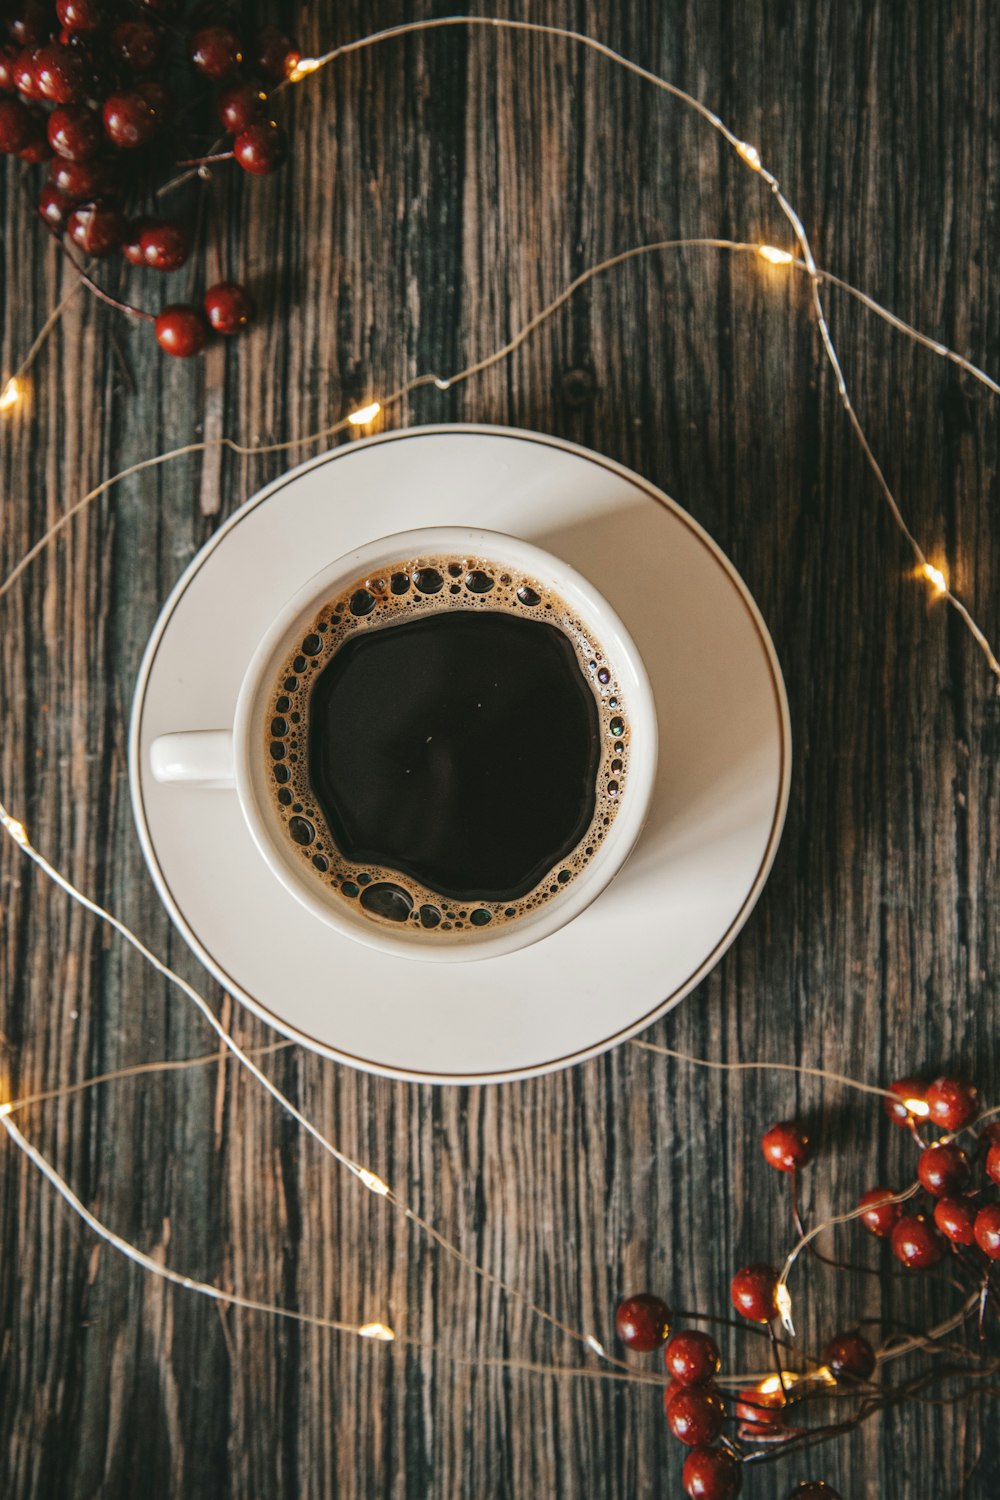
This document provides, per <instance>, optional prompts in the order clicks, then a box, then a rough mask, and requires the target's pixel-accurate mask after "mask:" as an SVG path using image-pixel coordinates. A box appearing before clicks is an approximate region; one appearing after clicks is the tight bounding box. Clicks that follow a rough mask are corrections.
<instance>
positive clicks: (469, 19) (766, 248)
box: [0, 16, 1000, 691]
mask: <svg viewBox="0 0 1000 1500" xmlns="http://www.w3.org/2000/svg"><path fill="white" fill-rule="evenodd" d="M455 26H463V27H466V28H472V29H475V28H480V29H481V28H483V27H488V28H492V29H493V30H494V31H507V32H522V33H529V34H533V35H539V36H548V37H557V38H560V39H562V40H565V41H570V42H573V43H576V44H578V45H579V46H582V47H584V48H587V49H589V50H591V51H593V52H595V53H597V54H598V55H599V56H601V57H603V58H605V59H607V60H608V61H610V62H612V63H613V64H615V66H617V67H620V68H623V69H624V70H625V71H627V72H630V73H632V74H634V75H635V76H636V77H638V78H641V79H642V80H643V81H644V82H647V83H650V84H652V85H653V86H654V87H655V88H657V89H659V90H661V91H662V92H664V93H666V94H668V95H670V96H671V97H672V98H674V99H676V100H677V101H678V102H679V103H680V104H682V105H683V106H684V107H686V108H688V109H691V110H693V111H694V112H695V113H696V114H698V115H699V116H700V117H701V118H702V119H703V120H704V121H705V122H706V123H707V124H708V125H709V126H711V128H712V129H713V130H715V131H716V132H717V133H718V134H719V135H720V136H721V137H722V138H723V140H725V141H726V143H727V144H728V145H729V146H730V147H731V148H732V149H733V151H734V152H735V153H736V155H737V156H738V157H739V159H740V160H741V161H742V162H743V163H744V164H745V166H746V167H747V168H748V169H749V170H750V171H751V172H753V173H755V174H756V175H757V176H758V177H759V178H760V179H761V181H762V182H763V183H764V184H765V185H766V186H767V187H768V189H769V190H770V191H771V193H772V195H773V197H774V200H775V202H776V203H777V205H778V207H779V209H780V210H781V213H782V214H783V215H784V217H785V219H786V220H787V222H788V224H789V226H790V227H791V229H792V232H793V234H794V236H795V239H796V241H797V243H798V245H799V248H800V251H801V255H802V263H801V264H802V269H804V270H805V272H806V273H807V275H808V277H809V280H810V289H811V298H812V304H813V311H814V314H815V318H816V323H817V327H818V329H819V332H820V337H821V340H822V344H823V349H824V353H825V355H826V358H827V361H828V363H829V365H830V367H831V369H832V371H833V375H834V379H835V382H836V386H837V391H838V394H839V396H840V399H841V403H842V405H843V407H844V410H845V412H846V414H847V417H848V420H849V422H850V425H851V428H852V430H853V432H854V435H855V438H856V440H857V442H858V444H859V446H860V448H861V450H862V453H863V454H864V457H865V461H866V463H867V464H868V467H869V468H870V470H871V472H872V474H873V476H874V478H875V481H876V484H877V486H878V488H879V490H880V491H881V493H882V497H883V499H884V501H885V503H886V505H887V506H888V508H889V511H890V514H891V516H892V519H893V521H894V523H895V525H896V527H897V529H898V530H899V531H900V532H901V534H902V536H903V537H904V539H905V541H906V543H907V545H908V546H909V548H910V551H911V553H912V555H913V558H914V561H915V564H916V569H915V573H914V576H915V577H917V578H922V579H924V581H926V582H928V583H929V584H930V585H931V587H932V590H933V592H934V595H935V596H936V597H939V598H943V599H945V600H946V602H947V603H948V604H949V605H950V606H951V608H953V609H954V610H955V611H956V613H957V614H958V616H959V618H960V619H961V621H962V623H963V624H964V625H965V627H966V629H967V630H968V631H969V633H970V635H971V636H972V638H973V640H974V641H975V642H976V644H977V645H978V647H979V648H980V650H981V651H982V653H983V656H984V657H985V659H986V663H987V666H988V667H989V669H990V671H991V672H992V673H993V675H994V677H995V678H996V679H997V689H998V691H1000V660H998V658H997V656H996V654H995V653H994V651H993V648H992V646H991V644H990V642H989V639H988V638H987V636H986V634H985V633H984V631H983V630H982V628H981V627H980V626H979V625H978V623H977V622H976V620H975V619H974V617H973V616H972V614H971V612H970V611H969V609H968V607H967V606H966V605H965V604H964V603H963V602H962V601H961V599H959V597H958V596H957V595H956V594H955V593H954V592H953V591H952V589H951V587H950V585H949V583H948V581H947V579H946V578H945V575H944V574H943V573H942V572H941V570H940V569H939V568H937V567H935V566H934V565H933V564H931V563H930V561H929V560H928V558H927V556H926V555H925V553H924V550H923V548H922V546H921V544H920V542H919V541H918V540H917V538H916V536H915V535H914V534H913V532H912V531H911V530H910V527H909V526H908V524H907V522H906V520H905V518H904V516H903V513H902V511H901V509H900V506H899V504H898V502H897V500H896V497H895V495H894V493H893V491H892V488H891V486H890V485H889V482H888V480H887V479H886V476H885V473H884V471H883V469H882V467H881V465H880V463H879V462H878V459H877V458H876V456H875V453H874V451H873V449H872V447H871V444H870V443H869V440H868V437H867V434H866V433H865V430H864V428H863V426H862V424H861V421H860V418H859V417H858V414H857V411H856V408H855V406H854V403H853V401H852V398H851V395H850V392H849V390H848V387H847V382H846V379H845V377H844V372H843V368H842V366H841V363H840V357H839V355H838V352H837V349H836V346H835V344H834V342H833V336H832V334H831V331H830V327H829V323H828V321H827V317H826V310H825V306H824V303H823V299H822V297H821V295H820V285H821V284H822V283H823V282H824V281H828V282H830V283H831V284H834V283H835V284H837V285H839V286H840V287H842V288H843V289H844V290H845V291H848V292H850V293H851V294H852V295H856V296H857V297H858V299H859V301H861V303H862V304H863V305H864V306H866V307H868V308H869V309H870V310H872V311H878V312H879V315H880V316H885V317H886V320H887V321H889V322H891V323H893V325H894V326H895V327H896V328H898V329H899V330H900V331H901V332H905V333H907V334H908V335H909V336H910V337H914V338H915V339H916V340H917V342H918V343H920V344H922V345H924V346H925V347H927V348H929V349H931V350H932V351H933V352H935V353H937V354H939V355H940V356H942V357H944V358H949V359H952V360H953V361H954V362H955V363H957V364H959V365H960V366H962V367H963V368H965V369H967V370H969V372H970V373H972V372H975V373H976V377H977V378H980V379H982V380H983V383H984V384H986V385H987V387H988V388H989V389H991V390H992V391H993V392H994V393H996V392H997V391H998V390H1000V387H998V385H997V382H995V381H994V380H992V378H991V377H989V376H985V374H984V372H982V371H977V370H976V367H975V366H973V365H972V364H971V362H970V361H967V360H965V359H964V358H963V357H962V356H961V355H958V354H955V353H954V351H951V350H949V349H947V348H946V346H945V345H943V344H941V343H940V342H939V341H938V340H935V339H931V338H930V337H928V336H927V335H923V334H919V333H918V332H917V331H916V330H914V329H912V328H911V327H910V325H908V324H906V323H905V322H904V321H903V320H902V319H899V318H896V317H895V315H894V314H891V313H888V312H887V310H885V309H881V308H878V306H877V304H875V303H874V299H872V298H870V297H868V296H867V295H866V294H865V293H861V292H858V291H857V289H855V288H852V287H850V286H849V285H848V284H847V283H846V282H843V281H841V280H840V279H839V278H836V277H832V276H830V275H828V274H827V273H825V272H823V271H822V270H821V269H820V268H819V267H818V266H817V264H816V261H815V258H814V256H813V251H812V247H811V244H810V241H809V238H808V235H807V234H806V231H805V227H804V225H803V223H802V220H801V218H800V217H799V215H798V213H797V212H796V210H795V209H794V208H793V206H792V204H791V202H790V201H789V200H788V199H787V198H786V197H785V195H784V193H783V192H782V190H781V186H780V184H779V182H778V179H777V178H776V177H775V176H774V174H773V173H772V172H771V171H769V170H768V168H767V167H765V166H764V163H763V161H762V159H761V155H760V152H759V150H758V149H757V147H756V146H754V145H752V144H751V143H750V142H748V141H744V140H742V139H741V138H740V137H739V136H738V135H736V134H735V133H734V132H733V131H732V130H731V129H730V128H729V127H728V126H727V125H726V124H725V122H724V121H723V120H722V119H721V118H720V116H719V115H717V114H716V113H715V111H714V110H712V109H710V108H709V107H708V105H706V104H705V103H704V102H703V101H702V100H700V99H698V98H697V97H696V96H695V95H693V94H691V93H689V92H688V91H687V90H686V89H682V88H680V87H679V86H678V85H677V84H674V83H671V82H670V81H669V80H668V79H666V78H663V77H661V76H660V75H659V74H656V73H653V72H651V71H650V70H649V69H648V68H644V67H642V66H641V65H640V64H638V63H636V62H634V61H633V60H632V59H631V58H628V57H626V56H625V55H624V54H623V53H621V52H617V51H615V49H614V48H612V47H609V46H608V45H607V44H606V43H604V42H601V41H598V39H597V38H596V37H591V36H588V35H587V34H586V33H585V32H579V31H575V30H572V29H571V28H568V27H562V26H551V25H545V24H543V23H540V22H533V21H519V20H511V19H507V18H501V17H492V16H441V17H436V18H433V19H429V20H421V21H410V22H405V23H403V24H400V25H396V26H390V27H386V28H384V29H383V30H381V31H376V32H372V33H370V34H369V35H367V36H365V37H360V38H358V39H357V40H355V41H353V42H346V43H343V44H342V45H341V46H338V47H334V48H332V49H330V50H329V51H328V52H325V53H322V54H320V55H318V56H316V57H304V58H300V59H299V60H298V61H297V63H296V64H295V66H294V67H293V69H292V71H291V73H290V75H289V77H288V79H287V80H286V82H285V83H284V84H281V85H279V87H278V89H276V90H275V91H274V92H275V93H278V92H280V91H281V89H283V88H284V87H286V86H288V85H294V84H298V83H300V82H302V81H303V80H304V79H306V78H308V77H312V76H313V75H314V74H316V73H318V72H320V71H321V70H322V69H324V68H326V67H328V66H329V65H330V64H331V63H333V62H335V61H336V60H337V59H339V58H341V57H346V56H349V55H350V54H352V53H355V52H360V51H362V50H364V49H366V48H368V47H372V46H375V45H377V44H379V43H382V42H386V41H391V40H395V39H398V38H400V37H403V36H408V35H413V34H416V33H420V32H427V31H437V30H441V29H443V28H449V27H455ZM199 170H200V171H206V170H208V169H207V168H204V167H202V168H199ZM756 248H757V250H758V253H759V254H760V255H761V256H762V257H763V258H764V259H766V260H768V261H770V262H771V264H773V265H781V266H788V265H792V264H794V263H795V258H794V257H793V255H792V254H791V252H789V251H787V250H783V249H781V248H780V247H777V246H773V245H759V246H757V247H756ZM92 289H94V290H99V289H96V288H92ZM100 295H102V296H103V295H104V294H103V293H100ZM499 357H502V355H500V356H499ZM491 362H492V360H488V361H487V362H486V363H485V364H484V365H483V366H481V368H485V367H486V365H487V364H488V363H491ZM478 368H480V367H474V368H472V369H470V371H468V372H467V374H472V373H476V372H477V369H478ZM459 378H462V377H459V376H455V377H452V378H451V379H450V380H441V379H440V378H439V377H437V376H427V377H419V378H418V379H417V380H415V381H412V382H408V383H407V386H406V387H404V388H401V390H400V391H399V392H396V393H394V396H393V397H390V398H385V399H384V400H383V401H381V402H379V401H377V400H373V401H372V402H370V403H369V404H368V405H367V406H366V407H362V408H360V409H359V410H357V411H353V412H351V413H349V414H348V416H347V417H346V418H345V423H344V424H339V427H334V428H330V429H327V435H332V433H333V432H335V431H337V430H340V429H341V428H342V427H343V425H345V424H346V425H349V426H354V427H361V426H365V425H367V423H368V422H370V421H371V420H373V419H374V417H375V416H376V415H377V414H378V413H379V411H381V410H382V409H383V408H384V407H389V406H391V405H394V404H395V403H396V401H397V400H399V399H401V397H402V396H403V395H405V394H408V393H409V391H410V390H415V389H417V387H418V386H420V385H422V384H428V383H433V384H434V385H436V386H437V388H438V389H439V390H447V389H449V388H450V386H451V385H452V384H454V383H455V382H456V380H457V379H459ZM466 378H467V376H466ZM23 386H24V383H23V381H22V380H20V379H19V378H18V376H17V375H15V376H13V377H11V379H10V380H9V381H8V382H7V384H6V385H5V386H4V387H3V389H2V391H0V413H2V412H3V411H5V410H7V409H9V408H12V407H14V406H16V405H17V403H18V402H19V400H20V399H21V395H22V394H23ZM302 441H303V442H304V441H305V440H304V439H303V440H302ZM189 451H190V450H189ZM257 451H268V450H267V449H266V448H263V449H258V450H257ZM270 451H274V445H271V449H270Z"/></svg>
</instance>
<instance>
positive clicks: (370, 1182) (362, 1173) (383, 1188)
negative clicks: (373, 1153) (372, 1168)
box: [357, 1167, 389, 1198]
mask: <svg viewBox="0 0 1000 1500" xmlns="http://www.w3.org/2000/svg"><path fill="white" fill-rule="evenodd" d="M357 1170H358V1176H359V1177H360V1179H361V1181H362V1182H363V1183H364V1185H365V1187H366V1188H368V1189H369V1191H370V1192H372V1193H375V1194H376V1195H377V1196H378V1197H379V1198H387V1197H388V1196H389V1184H388V1183H387V1182H383V1181H382V1179H381V1177H376V1176H375V1173H374V1172H369V1170H368V1168H367V1167H358V1169H357Z"/></svg>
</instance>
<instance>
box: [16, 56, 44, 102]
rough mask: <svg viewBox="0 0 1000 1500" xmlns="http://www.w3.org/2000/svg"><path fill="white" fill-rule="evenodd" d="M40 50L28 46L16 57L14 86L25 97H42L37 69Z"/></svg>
mask: <svg viewBox="0 0 1000 1500" xmlns="http://www.w3.org/2000/svg"><path fill="white" fill-rule="evenodd" d="M39 50H40V49H39V48H37V47H26V48H25V49H24V51H23V52H19V53H18V54H17V57H16V58H15V59H14V67H13V74H14V87H15V88H16V89H17V91H18V93H19V94H20V95H21V96H22V98H24V99H40V98H41V97H42V93H41V90H40V89H39V87H38V74H37V71H36V63H37V60H38V53H39Z"/></svg>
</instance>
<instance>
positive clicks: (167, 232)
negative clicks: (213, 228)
mask: <svg viewBox="0 0 1000 1500" xmlns="http://www.w3.org/2000/svg"><path fill="white" fill-rule="evenodd" d="M139 249H140V251H141V254H142V263H143V265H146V266H150V267H152V269H153V270H154V271H176V270H178V269H179V268H180V267H181V266H182V265H183V264H184V262H185V261H186V260H187V258H188V255H189V254H190V251H191V245H190V242H189V240H188V237H187V235H186V234H185V233H184V230H183V229H182V228H181V226H180V225H179V224H174V223H171V222H170V220H168V219H161V220H156V221H153V222H151V223H147V225H146V227H145V228H144V229H143V230H142V231H141V233H140V236H139Z"/></svg>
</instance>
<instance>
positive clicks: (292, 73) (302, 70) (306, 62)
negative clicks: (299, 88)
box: [288, 57, 320, 83]
mask: <svg viewBox="0 0 1000 1500" xmlns="http://www.w3.org/2000/svg"><path fill="white" fill-rule="evenodd" d="M319 66H320V62H319V58H318V57H300V58H299V60H298V62H297V63H295V64H294V65H293V66H292V67H291V68H289V70H288V82H289V83H298V81H299V79H300V78H308V77H309V74H310V73H315V71H316V69H317V68H318V67H319Z"/></svg>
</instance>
